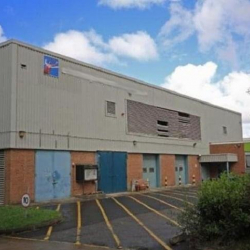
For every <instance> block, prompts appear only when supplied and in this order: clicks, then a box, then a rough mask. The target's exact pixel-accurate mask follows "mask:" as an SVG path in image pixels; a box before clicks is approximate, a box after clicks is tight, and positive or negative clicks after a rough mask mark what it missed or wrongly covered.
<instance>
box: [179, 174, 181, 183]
mask: <svg viewBox="0 0 250 250" xmlns="http://www.w3.org/2000/svg"><path fill="white" fill-rule="evenodd" d="M179 185H181V175H179Z"/></svg>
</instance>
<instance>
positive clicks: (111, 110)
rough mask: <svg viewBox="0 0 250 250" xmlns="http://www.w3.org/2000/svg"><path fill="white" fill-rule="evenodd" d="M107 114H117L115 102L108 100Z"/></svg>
mask: <svg viewBox="0 0 250 250" xmlns="http://www.w3.org/2000/svg"><path fill="white" fill-rule="evenodd" d="M106 115H107V116H116V110H115V102H110V101H106Z"/></svg>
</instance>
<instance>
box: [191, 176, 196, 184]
mask: <svg viewBox="0 0 250 250" xmlns="http://www.w3.org/2000/svg"><path fill="white" fill-rule="evenodd" d="M192 183H193V185H195V184H196V180H195V175H194V174H193V181H192Z"/></svg>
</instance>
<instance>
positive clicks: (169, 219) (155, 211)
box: [128, 196, 181, 227]
mask: <svg viewBox="0 0 250 250" xmlns="http://www.w3.org/2000/svg"><path fill="white" fill-rule="evenodd" d="M128 197H129V198H130V199H132V200H134V201H135V202H137V203H139V204H141V205H142V206H144V207H146V208H147V209H148V210H150V211H152V212H154V213H155V214H157V215H159V216H161V217H163V218H164V219H166V220H167V221H170V222H171V223H173V224H174V225H175V226H177V227H181V225H180V224H178V223H177V222H176V221H174V220H172V219H171V218H169V217H168V216H166V215H164V214H162V213H160V212H159V211H157V210H156V209H154V208H152V207H150V206H148V205H147V204H145V203H143V202H141V201H140V200H138V199H136V198H135V197H133V196H128Z"/></svg>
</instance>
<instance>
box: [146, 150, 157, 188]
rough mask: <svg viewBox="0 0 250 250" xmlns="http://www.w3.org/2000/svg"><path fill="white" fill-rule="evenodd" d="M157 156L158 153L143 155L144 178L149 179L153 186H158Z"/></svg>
mask: <svg viewBox="0 0 250 250" xmlns="http://www.w3.org/2000/svg"><path fill="white" fill-rule="evenodd" d="M157 167H158V166H157V156H156V155H149V154H145V155H143V179H144V180H148V181H149V186H150V187H151V188H155V187H157V186H158V185H157V178H158V176H157V173H158V170H157Z"/></svg>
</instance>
